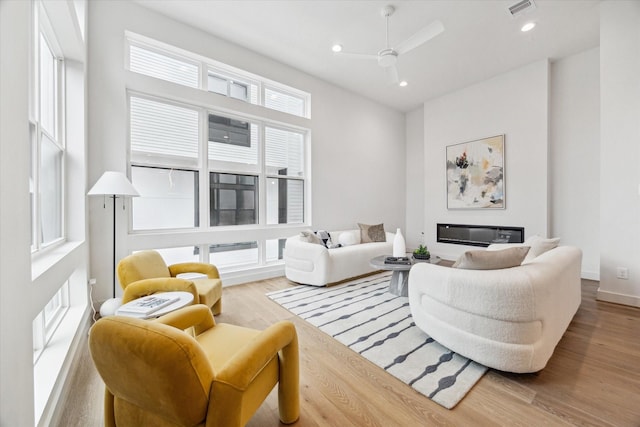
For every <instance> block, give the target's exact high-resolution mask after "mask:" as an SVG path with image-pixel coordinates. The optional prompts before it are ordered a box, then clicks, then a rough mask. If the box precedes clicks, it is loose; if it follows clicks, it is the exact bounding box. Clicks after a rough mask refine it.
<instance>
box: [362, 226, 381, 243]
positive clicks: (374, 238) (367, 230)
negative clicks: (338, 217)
mask: <svg viewBox="0 0 640 427" xmlns="http://www.w3.org/2000/svg"><path fill="white" fill-rule="evenodd" d="M358 227H360V242H361V243H372V242H386V241H387V235H386V234H385V232H384V224H375V225H368V224H358Z"/></svg>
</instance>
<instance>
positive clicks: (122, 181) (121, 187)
mask: <svg viewBox="0 0 640 427" xmlns="http://www.w3.org/2000/svg"><path fill="white" fill-rule="evenodd" d="M87 195H89V196H103V197H105V198H106V197H111V198H112V199H113V268H112V269H111V273H112V274H113V298H111V299H109V300H107V301H105V302H104V303H103V304H102V306H101V307H100V315H101V316H103V317H105V316H109V315H113V314H115V312H116V310H117V309H118V307H119V306H120V304H121V303H122V300H121V299H120V298H116V199H117V198H118V197H127V196H128V197H138V196H140V194H139V193H138V191H137V190H136V189H135V187H134V186H133V185H132V184H131V182H130V181H129V180H128V179H127V177H126V176H125V175H124V174H123V173H122V172H113V171H107V172H105V173H103V174H102V176H101V177H100V179H99V180H98V181H97V182H96V183H95V184H94V185H93V187H91V190H89V192H88V193H87ZM123 203H124V201H123ZM105 207H106V203H105ZM123 207H124V206H123Z"/></svg>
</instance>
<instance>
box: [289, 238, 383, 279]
mask: <svg viewBox="0 0 640 427" xmlns="http://www.w3.org/2000/svg"><path fill="white" fill-rule="evenodd" d="M345 232H350V233H358V234H357V235H358V236H359V235H360V234H359V233H360V231H359V230H340V231H330V232H329V233H330V234H331V239H332V241H333V242H334V243H338V239H339V236H340V234H341V233H345ZM394 237H395V234H394V233H388V232H387V233H386V242H374V243H358V244H355V245H349V246H344V247H340V248H335V249H327V248H325V247H324V246H323V245H318V244H316V243H308V242H305V241H303V240H302V239H301V238H300V235H296V236H292V237H289V238H288V239H287V242H286V244H285V250H284V265H285V275H286V277H287V279H289V280H291V281H293V282H297V283H302V284H306V285H314V286H325V285H327V284H329V283H335V282H339V281H341V280H345V279H349V278H351V277H356V276H361V275H363V274H367V273H371V272H373V271H375V268H373V267H371V266H370V265H369V261H370V260H371V258H375V257H376V256H380V255H391V253H392V251H393V239H394Z"/></svg>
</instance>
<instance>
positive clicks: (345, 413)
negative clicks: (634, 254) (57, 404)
mask: <svg viewBox="0 0 640 427" xmlns="http://www.w3.org/2000/svg"><path fill="white" fill-rule="evenodd" d="M290 286H293V284H292V283H291V282H289V281H288V280H286V279H285V278H282V277H280V278H274V279H268V280H263V281H259V282H253V283H249V284H245V285H237V286H231V287H226V288H224V295H223V313H222V314H221V315H219V316H217V317H216V321H217V322H222V323H233V324H238V325H242V326H248V327H252V328H257V329H264V328H266V327H267V326H268V325H270V324H272V323H274V322H276V321H279V320H283V319H288V320H291V321H292V322H293V323H294V324H295V325H296V329H297V331H298V336H299V341H300V398H301V416H300V420H299V421H298V422H296V423H295V424H293V426H296V427H323V426H341V427H349V426H357V427H360V426H384V427H394V426H398V427H412V426H469V425H473V426H531V425H536V426H537V425H550V426H616V427H625V426H629V427H638V426H640V369H639V368H638V362H639V361H640V340H638V337H639V336H640V309H637V308H633V307H627V306H621V305H616V304H610V303H605V302H600V301H596V299H595V296H596V290H597V286H598V283H597V282H593V281H588V280H583V282H582V288H583V292H582V296H583V300H582V304H581V306H580V309H579V310H578V313H577V314H576V316H575V317H574V319H573V321H572V323H571V325H570V326H569V328H568V330H567V332H566V333H565V335H564V337H563V339H562V340H561V341H560V343H559V344H558V346H557V347H556V350H555V352H554V354H553V356H552V357H551V359H550V360H549V363H548V364H547V366H546V367H545V369H543V370H542V371H540V372H538V373H533V374H510V373H506V372H500V371H495V370H489V372H488V373H487V374H486V375H485V376H484V377H483V378H482V379H481V380H480V381H479V382H478V383H477V384H476V385H475V386H474V387H473V389H472V390H471V391H470V393H469V394H468V395H467V396H466V397H465V398H464V399H463V400H462V401H461V402H460V403H459V404H458V405H457V406H456V407H455V408H454V409H453V410H447V409H445V408H443V407H441V406H440V405H438V404H436V403H434V402H432V401H431V400H429V399H428V398H426V397H425V396H423V395H421V394H420V393H418V392H416V391H415V390H414V389H412V388H411V387H409V386H408V385H406V384H404V383H402V382H401V381H399V380H398V379H396V378H394V377H393V376H391V375H389V374H387V373H386V372H385V371H384V370H383V369H381V368H379V367H378V366H376V365H374V364H372V363H371V362H369V361H368V360H366V359H364V358H362V357H361V356H360V355H358V354H357V353H355V352H353V351H351V350H350V349H349V348H347V347H346V346H344V345H343V344H341V343H339V342H337V341H336V340H334V339H332V338H331V337H329V336H328V335H326V334H324V333H323V332H321V331H320V330H318V329H317V328H315V327H313V326H312V325H310V324H308V323H306V322H305V321H303V320H301V319H300V318H298V317H297V316H295V315H293V314H291V313H290V312H289V311H287V310H286V309H284V308H283V307H281V306H279V305H278V304H275V303H274V302H273V301H271V300H270V299H269V298H268V297H266V296H265V294H266V293H267V292H271V291H275V290H279V289H285V288H287V287H290ZM83 348H85V349H86V345H84V346H83ZM79 360H80V362H79V366H77V367H76V368H75V373H74V375H73V377H72V378H70V379H69V380H70V381H71V384H72V386H71V387H70V389H71V390H72V392H71V394H70V395H69V396H67V398H66V399H64V408H63V414H62V418H61V420H60V423H59V426H61V427H62V426H64V427H74V426H78V427H80V426H82V427H85V426H99V425H101V420H102V393H103V385H102V381H101V380H100V378H99V376H98V375H97V373H96V371H95V368H94V367H93V364H92V362H91V359H90V357H89V356H88V352H85V353H84V354H83V355H81V357H80V358H79ZM278 425H281V424H280V423H279V420H278V399H277V392H276V391H275V390H274V391H273V392H272V393H271V394H270V395H269V397H268V398H267V400H266V401H265V403H264V404H263V405H262V406H261V408H260V409H259V410H258V412H257V413H256V414H255V416H254V417H253V418H252V419H251V421H250V422H249V424H248V426H250V427H264V426H278Z"/></svg>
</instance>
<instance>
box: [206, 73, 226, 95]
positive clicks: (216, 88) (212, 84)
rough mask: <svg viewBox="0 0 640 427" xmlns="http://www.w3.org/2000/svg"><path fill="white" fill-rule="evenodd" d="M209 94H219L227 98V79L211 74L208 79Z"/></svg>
mask: <svg viewBox="0 0 640 427" xmlns="http://www.w3.org/2000/svg"><path fill="white" fill-rule="evenodd" d="M208 89H209V92H214V93H219V94H220V95H224V96H227V79H225V78H222V77H219V76H216V75H214V74H209V78H208Z"/></svg>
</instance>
